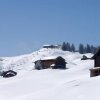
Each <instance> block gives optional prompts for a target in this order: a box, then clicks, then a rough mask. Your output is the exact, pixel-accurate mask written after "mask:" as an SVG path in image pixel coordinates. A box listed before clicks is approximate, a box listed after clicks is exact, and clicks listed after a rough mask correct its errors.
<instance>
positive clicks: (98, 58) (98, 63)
mask: <svg viewBox="0 0 100 100" xmlns="http://www.w3.org/2000/svg"><path fill="white" fill-rule="evenodd" d="M92 59H93V60H94V67H100V49H99V50H98V51H97V52H96V54H95V55H94V56H93V57H92Z"/></svg>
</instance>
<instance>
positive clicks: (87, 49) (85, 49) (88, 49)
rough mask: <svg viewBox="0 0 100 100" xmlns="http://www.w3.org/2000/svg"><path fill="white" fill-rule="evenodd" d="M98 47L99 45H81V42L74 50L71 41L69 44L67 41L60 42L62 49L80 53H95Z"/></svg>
mask: <svg viewBox="0 0 100 100" xmlns="http://www.w3.org/2000/svg"><path fill="white" fill-rule="evenodd" d="M98 48H100V47H99V46H98V47H96V46H93V45H89V44H87V45H83V44H79V47H78V50H76V47H75V45H74V44H73V43H72V44H70V43H69V42H63V43H62V50H63V51H71V52H76V51H77V52H79V53H81V54H84V53H93V54H94V53H95V52H96V51H97V49H98Z"/></svg>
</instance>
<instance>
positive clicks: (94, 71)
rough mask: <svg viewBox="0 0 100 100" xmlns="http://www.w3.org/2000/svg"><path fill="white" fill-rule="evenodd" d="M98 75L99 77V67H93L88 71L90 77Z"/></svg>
mask: <svg viewBox="0 0 100 100" xmlns="http://www.w3.org/2000/svg"><path fill="white" fill-rule="evenodd" d="M98 75H100V67H95V68H92V69H90V77H94V76H98Z"/></svg>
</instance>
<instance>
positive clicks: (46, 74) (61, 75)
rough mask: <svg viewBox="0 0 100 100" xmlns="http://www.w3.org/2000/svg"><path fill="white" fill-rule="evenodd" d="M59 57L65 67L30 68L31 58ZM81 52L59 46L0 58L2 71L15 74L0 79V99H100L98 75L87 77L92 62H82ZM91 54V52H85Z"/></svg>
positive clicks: (32, 65) (32, 66) (32, 62)
mask: <svg viewBox="0 0 100 100" xmlns="http://www.w3.org/2000/svg"><path fill="white" fill-rule="evenodd" d="M57 56H62V57H64V58H65V59H66V62H68V64H67V67H68V68H69V69H67V70H53V69H45V70H33V69H34V61H36V60H39V59H47V58H48V59H49V58H55V57H57ZM82 56H83V55H81V54H79V53H77V52H76V53H73V52H68V51H62V50H59V49H40V50H38V51H36V52H33V53H32V54H28V55H23V56H18V57H6V58H1V59H3V61H1V65H2V66H3V67H2V69H3V70H8V69H13V70H15V71H17V72H18V75H17V76H15V77H12V78H8V79H5V78H2V77H1V78H0V90H1V91H0V100H41V99H42V100H67V99H68V100H100V95H99V92H98V91H99V89H100V85H99V84H100V77H99V76H98V77H94V78H90V74H89V69H90V68H92V67H93V66H94V61H92V60H85V61H81V57H82ZM86 56H88V57H91V56H92V54H86Z"/></svg>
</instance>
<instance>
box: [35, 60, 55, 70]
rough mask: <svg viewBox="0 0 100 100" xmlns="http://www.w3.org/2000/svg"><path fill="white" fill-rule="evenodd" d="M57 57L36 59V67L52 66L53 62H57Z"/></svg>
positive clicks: (45, 67)
mask: <svg viewBox="0 0 100 100" xmlns="http://www.w3.org/2000/svg"><path fill="white" fill-rule="evenodd" d="M55 62H56V59H46V60H37V61H35V68H36V69H47V68H51V67H52V66H51V65H52V64H55Z"/></svg>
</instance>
